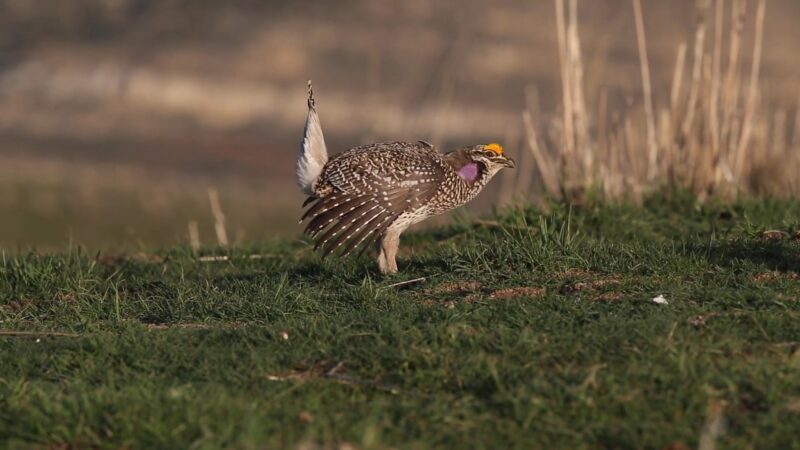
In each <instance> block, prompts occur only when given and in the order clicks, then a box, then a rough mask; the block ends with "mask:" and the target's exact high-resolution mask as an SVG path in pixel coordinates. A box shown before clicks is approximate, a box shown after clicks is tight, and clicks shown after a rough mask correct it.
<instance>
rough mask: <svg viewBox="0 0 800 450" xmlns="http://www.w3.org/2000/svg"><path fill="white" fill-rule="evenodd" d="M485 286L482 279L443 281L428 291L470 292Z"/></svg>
mask: <svg viewBox="0 0 800 450" xmlns="http://www.w3.org/2000/svg"><path fill="white" fill-rule="evenodd" d="M482 287H483V284H481V282H480V281H472V280H464V281H452V282H448V283H442V284H440V285H438V286H435V287H434V288H433V289H430V290H429V291H428V293H429V294H469V293H472V292H477V291H479V290H480V289H481V288H482Z"/></svg>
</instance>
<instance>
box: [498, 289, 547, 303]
mask: <svg viewBox="0 0 800 450" xmlns="http://www.w3.org/2000/svg"><path fill="white" fill-rule="evenodd" d="M544 292H545V291H544V288H541V287H533V286H527V287H516V288H508V289H498V290H496V291H494V292H492V293H491V294H490V295H489V298H491V299H493V300H508V299H511V298H517V297H533V298H536V297H542V296H543V295H544Z"/></svg>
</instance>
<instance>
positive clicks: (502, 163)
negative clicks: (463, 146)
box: [469, 143, 516, 173]
mask: <svg viewBox="0 0 800 450" xmlns="http://www.w3.org/2000/svg"><path fill="white" fill-rule="evenodd" d="M469 156H470V159H471V160H472V161H474V162H477V163H481V164H483V165H484V166H485V167H486V170H487V171H488V172H490V173H496V172H497V171H498V170H500V169H503V168H506V167H508V168H509V169H513V168H514V167H515V166H516V163H515V162H514V160H513V159H511V158H509V157H508V156H506V154H505V150H503V146H502V145H500V144H497V143H491V144H483V145H475V146H473V147H471V148H470V151H469Z"/></svg>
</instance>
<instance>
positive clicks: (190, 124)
mask: <svg viewBox="0 0 800 450" xmlns="http://www.w3.org/2000/svg"><path fill="white" fill-rule="evenodd" d="M566 3H567V4H566V6H565V8H566V12H563V13H560V12H559V11H558V7H559V2H558V1H555V2H554V1H526V0H500V1H492V2H486V1H482V0H457V1H456V0H452V1H440V0H396V1H392V0H342V1H337V2H329V1H323V0H312V1H302V2H299V1H298V2H291V1H263V0H258V1H256V0H230V1H225V2H218V1H210V0H70V1H50V0H0V217H2V219H0V249H3V251H5V252H17V251H24V250H26V249H28V248H37V249H40V250H59V249H64V248H66V246H67V245H69V244H70V243H74V244H81V245H83V246H86V247H88V248H90V249H137V248H138V249H142V248H152V247H154V246H160V245H168V244H175V243H188V242H190V240H193V241H195V243H197V242H199V243H201V244H203V245H216V244H217V243H218V240H219V239H220V236H219V231H220V230H219V228H218V227H219V225H220V222H221V221H224V222H223V223H224V226H225V234H226V236H225V238H227V240H228V242H229V243H231V244H236V243H241V242H245V241H253V240H262V239H268V238H271V237H275V236H298V235H299V232H300V230H301V227H300V226H299V225H297V224H296V219H297V218H298V216H299V215H300V213H301V210H300V204H301V202H302V200H303V199H302V197H301V195H300V192H299V190H298V188H297V187H296V186H295V184H294V162H295V158H296V152H297V147H298V143H299V140H300V138H301V135H302V130H303V125H304V120H305V115H306V105H305V97H306V81H307V80H308V79H312V80H313V82H314V87H315V93H316V97H317V102H318V109H319V112H320V114H321V119H322V123H323V126H324V129H325V133H326V139H327V141H328V148H329V149H330V150H332V151H333V152H337V151H340V150H343V149H346V148H348V147H352V146H355V145H357V144H361V143H366V142H371V141H380V140H398V139H402V140H418V139H423V140H427V141H430V142H433V143H435V144H436V145H437V146H439V147H440V148H442V149H449V148H453V147H456V146H460V145H467V144H473V143H485V142H493V141H498V142H502V143H503V144H504V145H505V146H506V148H507V152H508V153H509V154H510V155H512V156H513V157H515V158H516V159H518V160H520V159H521V160H523V161H525V163H524V164H523V165H522V167H521V168H520V170H517V171H514V172H512V171H507V172H506V173H504V174H503V175H502V177H500V179H499V180H497V181H495V182H494V183H493V185H492V186H491V189H490V190H489V191H487V192H485V193H484V194H482V196H481V197H480V198H479V199H478V200H477V201H476V202H475V203H474V204H473V205H471V206H470V208H471V210H472V211H475V212H482V211H486V210H488V209H490V208H492V207H493V206H496V205H505V204H509V203H511V202H514V201H537V199H539V198H541V195H542V193H543V192H544V191H546V190H547V186H546V184H547V180H546V179H543V176H542V172H541V170H540V169H541V168H540V167H537V166H538V164H537V162H542V163H544V162H546V161H545V160H547V161H550V162H551V163H553V164H556V163H557V161H558V156H559V155H560V153H559V152H560V150H559V148H560V147H561V145H560V142H561V140H560V138H558V137H552V136H556V135H558V133H559V132H561V133H563V129H564V124H565V123H569V122H570V121H571V120H572V119H565V118H564V117H565V116H564V110H565V108H566V109H570V108H569V107H568V106H565V105H567V104H566V103H565V101H564V93H565V89H564V85H563V84H562V80H563V79H564V76H565V75H564V74H565V73H567V74H568V75H569V74H570V73H573V74H575V73H577V74H578V75H577V77H578V78H577V81H576V79H574V78H573V79H571V82H572V83H573V85H574V86H577V84H580V87H581V88H582V91H581V92H580V96H581V102H582V104H583V105H584V106H585V108H584V109H586V110H587V111H588V112H586V111H584V112H583V114H584V117H588V119H586V124H585V127H586V128H587V129H588V131H586V133H587V135H589V134H591V135H593V136H594V135H598V133H600V132H599V131H597V130H598V129H609V130H612V129H614V126H618V128H619V129H620V130H622V131H621V132H620V133H621V134H619V136H621V137H620V139H623V140H625V142H627V144H625V146H624V149H625V150H620V151H622V152H623V154H625V152H628V153H629V155H628V157H627V158H628V161H629V163H630V164H629V165H624V167H632V169H631V170H634V169H635V161H636V159H637V156H635V155H637V154H645V153H647V149H648V145H649V144H650V143H651V141H649V140H648V141H647V142H646V143H643V144H642V145H638V144H637V142H639V140H638V138H636V137H635V135H636V134H637V131H632V130H627V131H625V128H626V127H629V128H631V129H633V130H639V129H641V130H645V129H647V130H648V132H647V133H645V132H644V131H642V132H641V134H642V135H646V134H648V133H649V130H650V128H648V127H651V126H652V123H654V122H658V123H657V124H656V125H657V126H659V127H661V126H662V124H661V116H660V115H659V116H658V117H656V119H655V120H654V121H652V122H650V124H648V123H646V122H647V121H646V120H645V121H643V122H639V121H637V120H638V117H639V116H642V114H640V113H639V111H643V109H642V108H646V101H647V98H648V97H647V96H646V95H644V94H647V92H646V91H643V83H642V80H643V78H642V77H643V74H642V66H641V65H640V63H641V59H640V56H641V53H640V52H641V51H642V49H641V47H640V44H641V36H638V37H637V27H636V14H635V9H634V6H633V3H632V2H631V1H629V0H592V1H587V0H581V1H577V2H570V1H567V2H566ZM758 3H759V2H758V1H757V0H753V1H744V0H742V1H738V0H714V1H712V0H708V1H705V2H703V1H701V2H699V3H698V2H696V1H694V0H675V1H670V2H665V1H661V0H642V1H641V5H642V9H641V12H642V14H641V18H642V24H643V25H644V28H643V30H644V31H645V32H646V49H647V56H648V58H647V61H648V63H649V64H648V68H649V78H650V80H651V82H652V86H651V87H650V89H649V91H650V96H649V98H650V99H651V102H652V103H653V104H654V105H655V108H656V110H657V111H656V114H658V111H659V108H661V107H662V106H667V107H668V106H670V105H672V107H673V110H672V111H673V112H675V108H676V106H675V104H676V103H679V100H676V99H678V98H679V96H680V98H683V97H682V95H683V94H682V93H683V92H684V91H685V92H686V95H685V96H686V97H687V98H690V100H687V101H686V103H687V104H692V105H693V104H694V103H693V100H691V97H692V96H693V95H694V97H698V96H699V97H702V96H703V92H705V91H706V90H709V89H710V92H711V94H710V95H711V100H710V101H709V102H708V104H709V105H710V106H709V108H710V110H711V114H712V115H713V114H717V113H716V112H715V111H714V108H715V107H714V105H715V103H714V102H715V100H714V94H713V93H714V90H713V87H714V80H715V79H717V78H723V75H724V74H725V72H726V71H725V64H727V63H729V62H730V58H731V56H730V55H731V52H730V51H729V48H730V42H729V41H731V40H734V41H735V40H736V39H737V38H735V37H734V31H735V29H736V23H737V20H742V21H743V25H742V30H741V33H740V34H739V35H738V36H739V38H738V40H739V44H737V45H740V48H741V50H740V52H739V53H740V56H739V57H738V61H739V62H738V63H737V66H736V67H737V68H738V67H739V66H741V72H742V80H741V84H742V85H743V86H747V85H749V84H750V83H749V82H750V76H751V70H750V67H751V66H752V63H753V58H754V52H753V47H754V45H756V44H757V36H758V26H757V25H758ZM562 6H563V4H562ZM742 7H746V10H745V11H744V12H742V11H740V10H738V9H737V8H742ZM573 8H574V9H573ZM573 13H574V14H573ZM570 14H573V16H574V17H571V18H570V17H569V16H570ZM737 15H738V16H737ZM559 17H561V18H565V19H564V20H565V21H566V23H567V25H565V26H569V24H570V23H573V24H574V23H575V22H574V20H577V23H578V24H579V29H580V41H579V42H577V44H578V46H579V50H580V53H581V57H580V65H575V63H574V61H573V62H572V63H570V60H569V58H567V61H566V62H565V54H564V52H563V50H564V49H565V47H563V46H562V47H560V45H561V44H560V43H559V36H564V35H565V34H568V33H569V32H570V30H571V29H568V30H567V31H566V33H562V34H559V26H558V22H559V21H558V20H557V19H558V18H559ZM737 17H741V18H740V19H737ZM571 20H572V22H571ZM700 23H704V24H706V26H705V28H704V30H705V31H704V34H705V36H704V38H703V40H702V41H701V42H700V44H698V43H697V39H698V24H700ZM799 23H800V2H797V1H796V0H769V2H767V3H766V9H765V14H764V21H763V24H764V25H763V43H762V45H761V46H760V48H761V49H762V50H763V51H762V52H761V54H760V55H759V56H757V58H759V59H760V61H758V63H759V64H760V67H759V75H760V78H759V80H758V84H759V86H760V89H759V92H758V96H757V99H758V105H759V111H765V112H764V113H763V114H762V115H763V116H764V117H766V118H767V119H768V120H767V121H766V122H765V125H764V126H763V127H761V128H764V127H766V128H765V130H762V132H763V133H766V134H765V136H766V135H769V139H767V138H764V139H767V140H764V141H763V142H762V141H760V140H758V139H756V141H757V142H759V143H760V145H761V146H763V147H765V148H766V147H769V148H768V149H766V150H764V151H765V152H767V153H769V152H773V151H774V152H777V153H775V154H774V155H781V157H783V155H789V154H791V153H790V152H792V151H794V150H796V141H797V134H798V133H797V128H798V127H797V125H796V122H798V121H800V119H798V114H797V100H798V98H800V51H798V50H800V45H799V44H800V27H798V26H797V24H799ZM715 24H716V27H715ZM571 38H572V36H571V35H570V36H567V42H566V43H565V45H566V46H567V47H569V45H570V42H574V41H570V39H571ZM715 39H716V40H715ZM716 42H719V45H717V44H715V43H716ZM698 45H700V46H702V47H705V48H708V49H709V50H708V52H709V53H708V55H707V57H706V58H699V59H697V61H698V63H697V64H696V66H697V70H696V71H694V72H693V69H692V67H691V66H692V60H693V57H694V55H696V54H697V46H698ZM717 47H720V48H717ZM559 48H562V53H560V52H559ZM687 48H688V50H687ZM566 50H569V48H566ZM573 50H574V49H573ZM682 52H683V53H684V57H683V60H684V62H683V63H682V64H684V65H685V67H686V69H685V76H683V80H684V81H683V85H682V86H684V87H682V88H681V89H677V91H678V92H677V94H676V88H675V80H676V65H680V64H681V62H680V61H681V53H682ZM718 54H721V55H722V57H721V58H716V56H715V55H718ZM716 59H721V61H722V62H721V63H718V61H716ZM726 61H727V63H726ZM570 64H572V66H570ZM719 65H722V68H719V67H718V66H719ZM565 68H566V69H565ZM737 70H738V69H737ZM717 72H719V73H722V74H723V75H720V76H719V77H716V75H715V74H716V73H717ZM683 73H684V71H683V70H681V74H683ZM695 75H697V76H698V77H707V78H708V80H709V83H708V86H710V87H709V88H708V89H706V88H705V86H706V85H705V84H703V83H702V80H701V79H700V78H698V79H697V80H696V81H697V83H696V85H692V86H690V83H688V82H687V81H685V80H687V79H692V78H693V77H695ZM703 79H705V78H703ZM726 81H727V80H726ZM737 81H738V79H737ZM726 86H727V85H726ZM693 90H694V91H698V92H700V94H697V92H693ZM737 92H738V91H737ZM572 93H573V94H574V91H573V92H572ZM722 97H723V98H727V97H726V96H725V95H722ZM747 99H748V95H747V90H746V89H743V90H742V92H741V94H740V95H738V94H737V100H736V101H735V102H734V103H731V104H734V105H741V107H742V113H741V115H742V116H743V117H745V118H747V116H748V112H747V110H748V108H747V107H748V105H749V106H752V104H749V103H748V101H747ZM696 102H697V103H698V104H700V103H702V101H696ZM579 106H580V105H579ZM698 108H699V107H698ZM578 109H579V110H580V109H581V107H579V108H578ZM732 109H733V110H734V111H733V112H732V113H731V117H733V118H734V119H732V122H731V123H733V124H734V125H736V126H738V127H739V128H744V127H742V126H741V125H742V123H746V120H743V121H742V120H740V121H739V122H736V120H735V117H736V114H737V112H736V108H732ZM645 110H646V109H645ZM689 110H691V108H683V111H684V112H685V111H689ZM523 112H525V114H526V116H527V122H526V121H524V120H523ZM631 113H635V114H631ZM577 114H578V116H579V115H580V111H579V112H578V113H577ZM719 114H723V113H719ZM666 115H667V116H669V113H668V112H667V114H666ZM578 116H576V117H578ZM629 116H633V119H631V121H626V119H625V118H626V117H629ZM665 120H666V122H665V123H667V125H664V127H665V128H664V129H662V128H659V129H658V130H656V129H655V128H652V129H653V133H655V132H656V131H659V130H660V131H664V130H666V132H665V133H662V134H665V135H669V134H670V133H669V130H671V129H672V128H676V127H674V126H673V127H672V128H670V126H669V117H666V119H665ZM606 122H607V124H606ZM776 122H777V123H778V125H780V127H781V128H780V129H778V128H776V127H778V125H776ZM577 123H578V125H580V124H581V119H580V117H578V122H577ZM737 123H738V125H737ZM711 124H712V126H711V129H713V124H714V120H713V119H712V120H711ZM578 128H580V126H579V127H578ZM700 128H702V127H700ZM723 128H724V127H723ZM761 128H759V127H753V129H754V130H756V131H755V132H753V134H754V135H755V136H758V130H760V129H761ZM773 128H774V129H773ZM553 130H555V131H553ZM559 130H561V131H559ZM775 130H777V131H775ZM625 133H628V135H629V136H626V135H625ZM673 134H674V133H673ZM598 136H599V137H593V138H592V142H595V143H597V145H596V146H595V147H594V148H595V150H593V151H594V152H595V153H596V154H597V155H600V154H601V153H602V154H603V155H607V154H609V155H610V154H611V153H610V151H611V150H610V149H613V148H616V147H614V146H613V145H609V144H608V142H613V139H614V136H617V134H615V133H614V132H612V131H608V132H603V133H601V134H599V135H598ZM607 136H608V137H607ZM659 136H661V134H659ZM684 138H685V136H684ZM684 138H680V142H683V141H684V140H685V139H684ZM648 139H649V138H648ZM676 139H677V138H676ZM532 140H533V141H532ZM673 141H674V139H672V138H671V137H670V136H667V137H666V138H665V140H664V142H666V143H665V144H663V146H662V144H661V142H662V140H661V139H660V138H659V141H658V143H655V142H652V144H654V145H657V146H658V148H659V149H662V148H667V147H670V146H671V145H673V144H672V143H673ZM701 141H702V139H701ZM745 141H746V142H745V144H746V143H747V142H749V141H747V140H745ZM580 142H581V140H580V136H579V138H578V143H579V145H580ZM600 142H602V143H600ZM643 142H644V141H643ZM539 143H540V144H541V146H542V147H544V150H542V149H538V150H539V152H540V153H539V154H538V158H537V153H536V151H532V150H536V149H533V147H538V145H539ZM573 144H574V142H573ZM745 144H742V145H738V146H739V147H748V145H745ZM779 144H780V146H781V147H780V148H778V147H777V146H778V145H779ZM698 145H700V144H698ZM715 145H718V142H716V141H715ZM586 147H587V148H589V147H590V146H589V145H586ZM601 147H602V148H601ZM606 147H607V148H606ZM733 147H737V145H733ZM603 148H605V149H606V150H603ZM620 148H622V147H620ZM654 148H655V147H654ZM548 149H549V150H548ZM793 149H794V150H793ZM745 150H746V149H745ZM659 151H661V150H659ZM680 151H683V150H681V149H677V150H676V152H680ZM687 151H689V150H687ZM542 152H543V153H545V155H544V156H542V154H541V153H542ZM548 152H549V153H548ZM604 152H605V153H604ZM795 153H796V152H795ZM548 154H549V155H550V156H549V157H548V156H547V155H548ZM676 154H679V153H676ZM567 156H569V155H567ZM543 158H544V159H543ZM548 158H549V159H548ZM744 158H747V156H746V155H745V157H744ZM721 159H724V158H718V157H717V158H714V159H713V161H719V160H721ZM661 160H666V159H665V158H662V157H659V161H661ZM615 164H616V163H615ZM626 164H627V163H626ZM666 164H667V163H665V166H664V167H665V169H664V170H665V171H664V174H665V177H666V176H667V175H670V176H673V177H674V176H675V174H674V173H672V172H674V170H673V171H672V172H670V170H671V167H672V166H669V167H667V165H666ZM711 164H716V162H712V163H711ZM779 165H783V164H779ZM618 166H619V167H623V165H619V164H618ZM548 167H549V168H548V170H550V171H555V170H556V168H554V167H550V166H548ZM593 167H601V169H603V170H605V168H606V166H605V165H603V164H599V165H597V164H595V166H593ZM609 167H610V166H609ZM715 167H716V166H715ZM609 170H610V169H609ZM620 170H622V171H623V172H624V171H625V170H628V169H620ZM715 170H716V171H712V172H713V173H721V174H722V175H719V176H718V178H719V177H722V178H725V177H726V176H727V175H726V174H728V172H730V171H729V170H728V169H727V166H725V165H724V164H723V165H720V166H719V167H717V169H715ZM758 170H767V169H763V168H759V169H758ZM769 170H773V169H769ZM769 170H767V173H769V176H768V177H767V178H774V173H773V172H769ZM774 170H779V169H774ZM755 171H756V169H753V170H752V171H750V172H748V174H749V175H752V173H755ZM601 172H602V170H601ZM751 172H752V173H751ZM602 173H606V172H602ZM602 173H601V176H602ZM737 173H738V172H737V169H736V167H735V166H734V167H733V177H734V178H735V176H736V174H737ZM795 173H796V172H795ZM749 175H748V176H749ZM711 177H712V178H713V177H714V175H713V174H712V176H711ZM544 178H547V176H546V174H545V177H544ZM625 178H626V177H625V176H624V174H623V176H621V179H625ZM651 178H652V177H651ZM788 178H796V176H794V175H793V174H790V175H789V176H788ZM665 179H666V178H665ZM748 180H749V181H748V182H747V183H750V184H749V185H748V186H750V188H753V189H751V190H755V191H758V190H759V189H760V185H758V183H759V182H758V181H757V180H756V181H753V179H752V177H751V178H748ZM620 183H622V184H619V186H618V188H617V189H620V190H625V189H627V188H626V186H628V185H626V184H624V183H625V182H622V181H621V182H620ZM742 183H744V181H743V182H742ZM753 183H756V185H755V186H752V184H753ZM781 186H783V185H781ZM781 186H779V187H778V188H777V189H781V188H782V187H781ZM704 189H706V187H705V185H704V186H703V187H702V188H700V190H704ZM550 190H551V191H554V190H555V189H553V188H552V187H551V189H550ZM609 192H610V191H609ZM223 215H224V219H223V218H222V216H223ZM442 220H447V218H444V219H442ZM215 224H216V225H217V228H215Z"/></svg>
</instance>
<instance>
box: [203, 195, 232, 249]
mask: <svg viewBox="0 0 800 450" xmlns="http://www.w3.org/2000/svg"><path fill="white" fill-rule="evenodd" d="M208 201H209V203H210V204H211V214H212V215H213V216H214V231H215V232H216V234H217V242H219V245H220V246H222V247H227V246H228V230H227V229H226V228H225V214H224V213H223V212H222V206H221V205H220V202H219V193H218V192H217V190H216V189H215V188H209V189H208Z"/></svg>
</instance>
